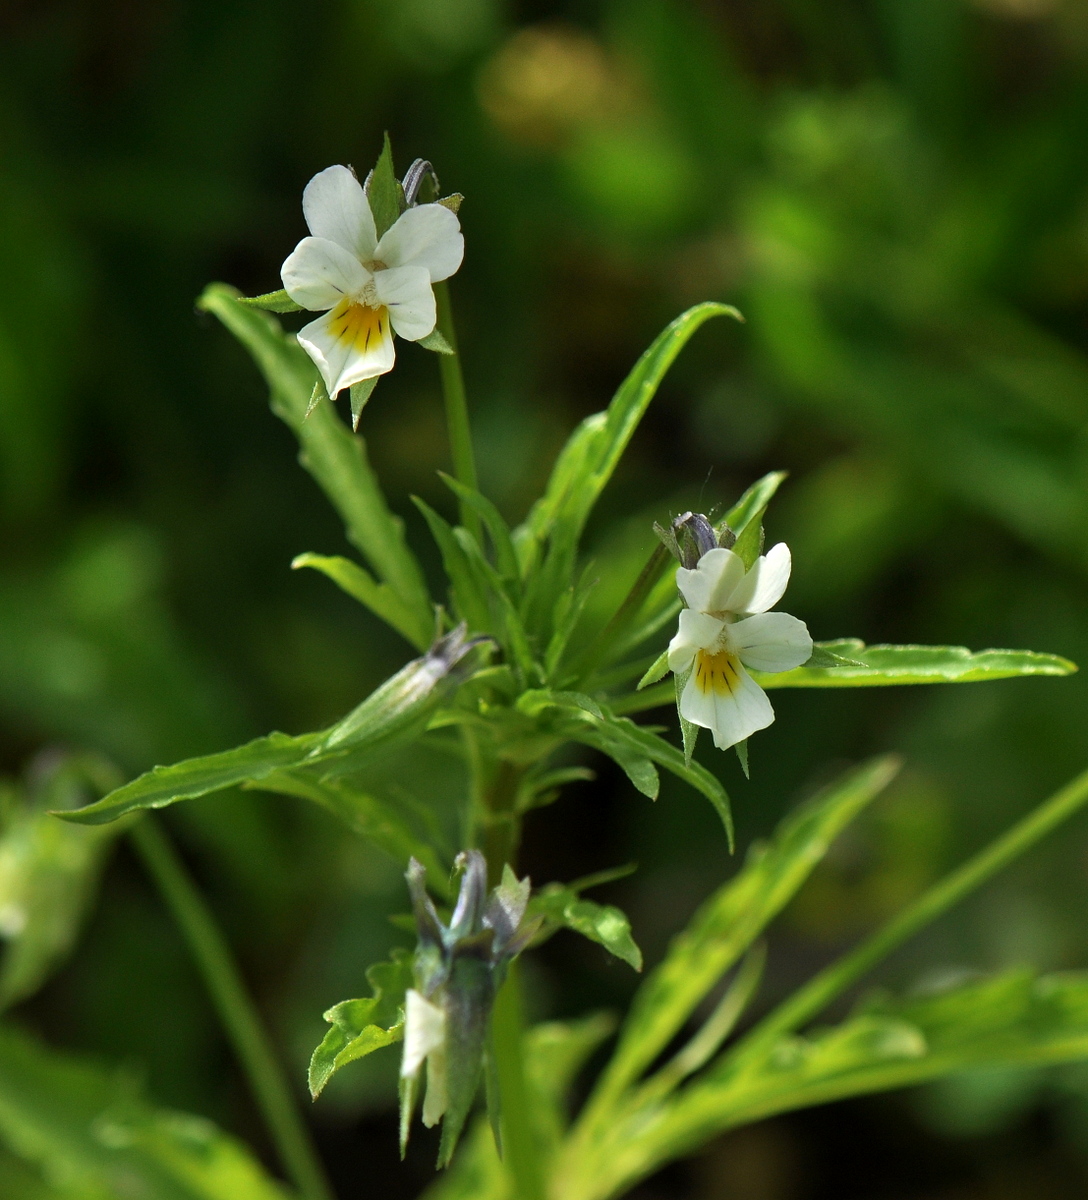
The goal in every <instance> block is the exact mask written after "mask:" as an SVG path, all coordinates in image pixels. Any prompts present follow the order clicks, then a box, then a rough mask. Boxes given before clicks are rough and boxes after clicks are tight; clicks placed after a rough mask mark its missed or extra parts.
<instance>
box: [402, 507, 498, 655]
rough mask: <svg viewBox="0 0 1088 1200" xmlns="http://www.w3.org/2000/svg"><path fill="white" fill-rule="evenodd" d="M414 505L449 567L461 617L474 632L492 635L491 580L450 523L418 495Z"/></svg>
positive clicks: (448, 574) (450, 579) (448, 571)
mask: <svg viewBox="0 0 1088 1200" xmlns="http://www.w3.org/2000/svg"><path fill="white" fill-rule="evenodd" d="M412 503H413V504H415V506H416V508H418V509H419V511H420V512H421V513H422V514H423V516H424V519H425V520H426V522H427V526H428V528H429V529H430V531H431V536H432V537H433V538H434V540H435V542H436V543H437V544H438V549H439V550H440V551H441V553H442V565H443V566H444V567H445V568H446V575H447V577H448V578H449V581H450V592H451V595H452V597H453V602H454V604H455V606H456V609H457V612H458V615H459V616H460V617H461V619H462V620H464V621H467V622H468V627H469V629H470V630H471V631H472V632H473V633H491V632H492V631H493V622H492V620H491V611H490V609H489V608H488V604H487V593H488V586H487V580H486V578H485V577H484V576H483V574H482V572H481V571H480V569H479V566H478V563H476V562H474V561H472V560H471V559H470V557H469V556H468V555H467V554H466V553H465V550H464V547H463V546H462V545H461V543H460V542H459V541H458V540H457V538H456V537H455V536H454V531H453V527H452V526H451V525H450V523H449V522H448V521H447V520H445V519H444V518H443V517H440V516H439V515H438V513H436V512H435V511H434V509H433V508H431V506H430V505H429V504H427V503H426V501H424V500H421V499H420V498H419V497H418V496H413V497H412ZM481 557H482V556H481Z"/></svg>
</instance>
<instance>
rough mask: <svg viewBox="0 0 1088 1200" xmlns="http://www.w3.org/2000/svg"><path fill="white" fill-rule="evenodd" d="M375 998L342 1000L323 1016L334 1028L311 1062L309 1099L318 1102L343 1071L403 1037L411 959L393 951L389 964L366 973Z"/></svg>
mask: <svg viewBox="0 0 1088 1200" xmlns="http://www.w3.org/2000/svg"><path fill="white" fill-rule="evenodd" d="M366 979H367V983H369V984H370V990H371V992H372V993H373V995H371V996H369V997H367V998H366V999H363V1000H342V1001H341V1002H340V1003H339V1004H334V1005H333V1006H332V1008H330V1009H329V1010H328V1012H326V1013H325V1014H324V1016H325V1020H326V1021H328V1022H329V1024H330V1025H332V1028H331V1029H330V1030H329V1031H328V1033H326V1034H325V1036H324V1038H323V1039H322V1040H321V1044H320V1045H319V1046H318V1047H317V1049H316V1050H315V1051H314V1053H313V1057H312V1058H311V1059H310V1070H309V1084H310V1095H311V1096H313V1098H314V1099H315V1100H316V1099H317V1097H318V1096H320V1095H321V1092H322V1091H323V1090H324V1088H325V1085H326V1084H327V1083H328V1082H329V1080H330V1079H331V1078H332V1077H333V1075H335V1074H336V1072H337V1071H339V1070H340V1069H341V1068H342V1067H346V1066H347V1065H348V1063H351V1062H355V1061H356V1060H357V1059H360V1058H365V1057H366V1055H368V1054H372V1053H373V1052H374V1051H375V1050H380V1049H381V1048H382V1047H383V1046H391V1045H393V1044H394V1043H395V1042H399V1041H400V1040H401V1039H402V1038H403V1037H404V995H405V993H406V992H407V990H408V989H409V988H410V987H411V986H412V956H411V954H410V953H409V952H408V951H407V950H394V951H393V954H392V957H391V960H390V961H389V962H383V963H375V964H374V966H372V967H370V969H369V970H368V971H367V973H366Z"/></svg>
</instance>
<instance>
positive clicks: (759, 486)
mask: <svg viewBox="0 0 1088 1200" xmlns="http://www.w3.org/2000/svg"><path fill="white" fill-rule="evenodd" d="M785 479H786V472H785V471H770V472H768V474H766V475H764V476H763V478H762V479H757V480H756V482H755V483H753V484H752V486H751V487H750V488H748V490H747V491H746V492H745V493H744V495H743V496H741V498H740V499H739V500H738V501H737V502H736V504H734V505H733V507H732V508H731V509H730V510H729V511H728V512H727V513H726V514H725V520H724V521H723V522H722V525H723V526H724V527H725V528H728V529H729V530H731V531H732V532H733V534H735V535H736V536H738V537H739V536H740V534H742V533H743V532H744V530H745V529H746V528H747V526H748V525H749V524H750V523H751V522H752V520H753V519H754V518H755V517H757V516H758V515H759V514H760V513H762V512H763V511H764V510H765V509H766V507H767V505H768V504H770V502H771V500H772V499H773V498H774V494H775V492H777V491H778V489H779V488H780V487H781V486H782V484H783V483H784V482H785Z"/></svg>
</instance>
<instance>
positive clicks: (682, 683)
mask: <svg viewBox="0 0 1088 1200" xmlns="http://www.w3.org/2000/svg"><path fill="white" fill-rule="evenodd" d="M694 669H695V667H694V665H692V666H690V667H688V669H687V670H686V671H684V672H682V673H681V674H679V675H675V674H674V675H673V687H674V689H675V692H676V719H677V720H678V721H679V722H680V737H681V738H682V739H683V742H684V762H685V763H687V765H688V766H689V767H690V766H691V760H692V756H693V755H694V754H695V744H696V742H697V741H698V740H699V726H698V725H695V724H693V723H692V722H691V721H689V720H688V719H687V717H685V716H684V714H683V713H682V712H681V711H680V699H681V697H682V696H683V694H684V688H685V687H686V686H687V682H688V680H689V679H690V678H691V673H692V671H693V670H694Z"/></svg>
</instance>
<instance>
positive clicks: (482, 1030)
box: [428, 938, 495, 1167]
mask: <svg viewBox="0 0 1088 1200" xmlns="http://www.w3.org/2000/svg"><path fill="white" fill-rule="evenodd" d="M487 942H488V944H490V938H488V939H487ZM486 954H487V947H486V946H484V945H482V944H481V946H480V955H479V956H478V955H477V954H476V953H473V949H472V947H471V946H468V945H466V944H465V943H462V946H461V947H459V951H458V952H457V953H456V954H455V956H454V960H453V965H452V967H451V969H450V977H449V982H448V983H447V984H446V986H445V998H446V999H445V1011H446V1095H447V1098H448V1102H447V1106H446V1111H445V1113H444V1114H443V1116H442V1138H441V1141H440V1143H439V1148H438V1166H439V1167H444V1166H447V1165H448V1163H449V1161H450V1159H451V1158H453V1152H454V1150H456V1149H457V1142H458V1139H459V1138H460V1136H461V1131H462V1129H464V1126H465V1121H466V1120H467V1119H468V1114H469V1112H470V1111H471V1109H472V1104H473V1101H474V1100H475V1099H476V1092H477V1090H478V1089H479V1086H480V1074H481V1072H482V1070H483V1059H484V1052H485V1049H486V1045H487V1036H488V1026H489V1024H490V1017H491V1009H492V1005H493V1004H494V1001H495V980H494V976H493V974H492V969H491V964H490V962H488V961H487V959H486ZM429 1069H430V1068H429V1067H428V1070H429Z"/></svg>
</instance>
